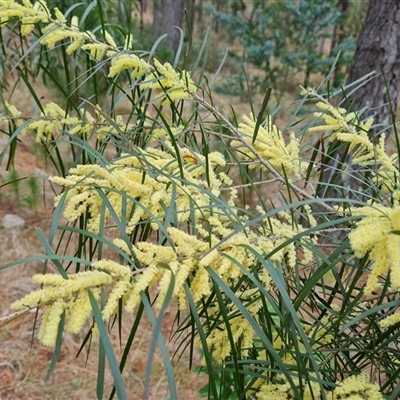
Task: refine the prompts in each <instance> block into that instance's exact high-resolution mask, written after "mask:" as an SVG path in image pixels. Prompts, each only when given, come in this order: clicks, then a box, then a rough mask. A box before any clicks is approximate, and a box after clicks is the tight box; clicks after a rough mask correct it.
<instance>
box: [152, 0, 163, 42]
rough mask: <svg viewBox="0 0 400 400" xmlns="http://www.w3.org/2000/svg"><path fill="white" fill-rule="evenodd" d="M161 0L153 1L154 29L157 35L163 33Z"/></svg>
mask: <svg viewBox="0 0 400 400" xmlns="http://www.w3.org/2000/svg"><path fill="white" fill-rule="evenodd" d="M161 10H162V3H161V0H154V2H153V31H154V33H155V35H156V36H160V35H161Z"/></svg>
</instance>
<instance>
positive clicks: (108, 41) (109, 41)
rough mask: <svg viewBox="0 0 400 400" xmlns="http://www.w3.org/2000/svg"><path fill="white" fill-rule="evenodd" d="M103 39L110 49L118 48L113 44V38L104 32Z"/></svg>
mask: <svg viewBox="0 0 400 400" xmlns="http://www.w3.org/2000/svg"><path fill="white" fill-rule="evenodd" d="M105 38H106V42H107V43H108V44H109V45H110V46H111V47H114V48H115V49H116V48H117V47H118V46H117V44H116V43H115V40H114V38H113V37H112V36H111V35H110V34H109V33H108V32H107V31H105Z"/></svg>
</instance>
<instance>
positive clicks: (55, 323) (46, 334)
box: [39, 300, 65, 347]
mask: <svg viewBox="0 0 400 400" xmlns="http://www.w3.org/2000/svg"><path fill="white" fill-rule="evenodd" d="M64 309H65V303H64V302H63V301H62V300H57V301H56V302H54V304H53V305H52V306H50V309H49V311H48V315H47V316H46V321H45V324H44V327H43V330H41V332H40V337H39V339H40V341H41V342H42V343H43V344H44V345H45V346H49V347H54V346H55V345H56V339H57V333H58V327H59V325H60V321H61V315H62V313H63V312H64Z"/></svg>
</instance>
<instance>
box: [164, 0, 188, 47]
mask: <svg viewBox="0 0 400 400" xmlns="http://www.w3.org/2000/svg"><path fill="white" fill-rule="evenodd" d="M184 8H185V0H162V15H161V26H160V32H159V33H160V34H164V33H166V34H167V35H168V42H169V45H170V47H171V49H172V51H173V52H174V54H176V52H177V50H178V47H179V39H180V31H179V29H177V28H182V22H183V13H184Z"/></svg>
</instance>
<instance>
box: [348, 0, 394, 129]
mask: <svg viewBox="0 0 400 400" xmlns="http://www.w3.org/2000/svg"><path fill="white" fill-rule="evenodd" d="M399 35H400V1H399V0H395V1H380V0H370V2H369V7H368V11H367V16H366V18H365V21H364V25H363V27H362V30H361V33H360V35H359V38H358V41H357V47H356V52H355V55H354V59H353V63H352V65H351V67H350V71H349V77H348V79H347V83H348V84H351V83H353V82H356V81H357V80H358V79H360V78H362V77H363V76H365V75H366V74H369V73H371V72H372V71H375V72H376V76H375V77H374V78H373V79H370V80H368V82H366V83H365V84H364V85H362V87H360V88H359V89H358V90H357V91H356V92H355V93H354V94H353V95H351V96H350V98H349V100H350V101H351V104H352V108H353V109H354V110H360V109H361V108H363V107H367V110H366V111H365V113H364V114H363V115H365V116H367V115H374V116H375V123H376V124H380V125H384V126H385V127H387V126H388V125H390V123H391V113H390V102H391V103H392V107H393V110H396V107H397V98H398V93H399V89H400V36H399Z"/></svg>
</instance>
